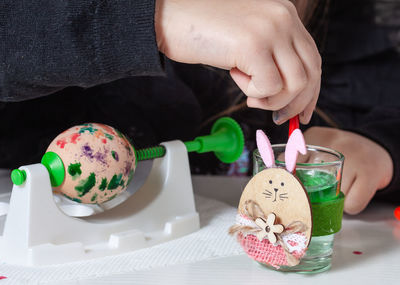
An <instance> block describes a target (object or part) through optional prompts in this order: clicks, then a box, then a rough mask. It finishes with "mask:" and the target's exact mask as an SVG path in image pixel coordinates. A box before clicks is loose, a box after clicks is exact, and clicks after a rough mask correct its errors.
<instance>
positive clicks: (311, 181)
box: [296, 168, 338, 203]
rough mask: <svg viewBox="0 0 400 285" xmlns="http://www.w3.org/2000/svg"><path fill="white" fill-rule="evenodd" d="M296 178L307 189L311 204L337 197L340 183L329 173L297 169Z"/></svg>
mask: <svg viewBox="0 0 400 285" xmlns="http://www.w3.org/2000/svg"><path fill="white" fill-rule="evenodd" d="M296 176H297V177H298V178H299V179H300V181H301V182H302V183H303V185H304V187H305V188H306V190H307V193H308V196H309V197H310V201H311V203H320V202H325V201H329V200H332V199H334V198H335V197H336V196H337V193H338V192H337V187H338V181H337V180H336V177H335V176H334V175H332V174H330V173H328V172H325V171H321V170H314V169H313V170H310V169H299V168H297V169H296Z"/></svg>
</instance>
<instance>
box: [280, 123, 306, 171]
mask: <svg viewBox="0 0 400 285" xmlns="http://www.w3.org/2000/svg"><path fill="white" fill-rule="evenodd" d="M298 152H300V153H301V154H306V153H307V149H306V143H305V141H304V137H303V134H302V132H301V131H300V130H299V129H295V130H294V131H293V132H292V134H291V136H290V137H289V140H288V142H287V144H286V149H285V164H286V169H287V170H288V171H289V172H293V170H294V168H295V167H296V160H297V155H298Z"/></svg>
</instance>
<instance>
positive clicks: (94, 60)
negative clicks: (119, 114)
mask: <svg viewBox="0 0 400 285" xmlns="http://www.w3.org/2000/svg"><path fill="white" fill-rule="evenodd" d="M154 10H155V1H154V0H135V1H77V0H69V1H60V0H38V1H23V0H4V1H1V3H0V101H22V100H26V99H30V98H34V97H39V96H44V95H47V94H51V93H54V92H56V91H58V90H60V89H63V88H65V87H68V86H80V87H90V86H94V85H98V84H102V83H106V82H110V81H113V80H116V79H119V78H124V77H128V76H138V75H162V74H164V73H163V69H162V65H161V62H160V56H159V51H158V48H157V44H156V39H155V32H154Z"/></svg>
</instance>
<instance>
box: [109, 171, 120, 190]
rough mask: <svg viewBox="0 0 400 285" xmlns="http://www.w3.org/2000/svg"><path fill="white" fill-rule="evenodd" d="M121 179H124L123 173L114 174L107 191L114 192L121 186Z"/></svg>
mask: <svg viewBox="0 0 400 285" xmlns="http://www.w3.org/2000/svg"><path fill="white" fill-rule="evenodd" d="M121 179H122V173H121V174H118V176H117V174H114V176H113V177H112V178H111V180H110V183H109V184H108V187H107V189H108V190H114V189H116V188H117V187H118V186H120V185H121Z"/></svg>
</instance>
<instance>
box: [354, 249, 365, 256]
mask: <svg viewBox="0 0 400 285" xmlns="http://www.w3.org/2000/svg"><path fill="white" fill-rule="evenodd" d="M353 254H356V255H361V254H363V253H362V251H358V250H355V251H353Z"/></svg>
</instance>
